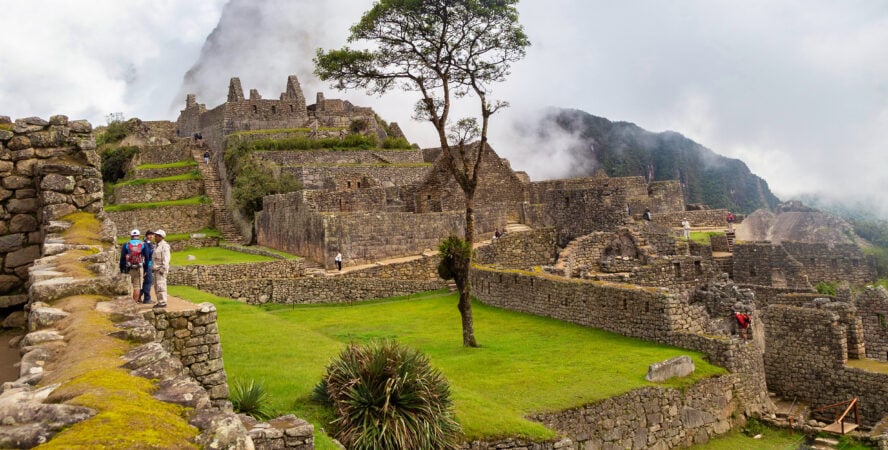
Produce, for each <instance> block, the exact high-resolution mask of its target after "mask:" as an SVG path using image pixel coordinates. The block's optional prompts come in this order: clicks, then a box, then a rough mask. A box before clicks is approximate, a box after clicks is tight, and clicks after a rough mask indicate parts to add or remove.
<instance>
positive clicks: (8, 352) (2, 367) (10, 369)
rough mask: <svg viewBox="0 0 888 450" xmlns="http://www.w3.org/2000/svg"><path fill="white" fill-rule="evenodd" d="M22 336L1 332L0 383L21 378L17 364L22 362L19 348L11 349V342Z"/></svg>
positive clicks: (11, 332) (10, 332)
mask: <svg viewBox="0 0 888 450" xmlns="http://www.w3.org/2000/svg"><path fill="white" fill-rule="evenodd" d="M17 336H21V332H18V331H11V330H5V331H3V332H0V383H5V382H7V381H15V380H17V379H18V378H19V368H18V366H17V364H18V363H19V361H21V360H22V355H21V354H20V353H19V349H18V347H10V346H9V340H10V339H12V338H15V337H17Z"/></svg>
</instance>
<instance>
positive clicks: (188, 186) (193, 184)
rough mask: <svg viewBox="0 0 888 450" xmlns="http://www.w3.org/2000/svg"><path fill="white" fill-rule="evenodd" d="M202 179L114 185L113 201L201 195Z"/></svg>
mask: <svg viewBox="0 0 888 450" xmlns="http://www.w3.org/2000/svg"><path fill="white" fill-rule="evenodd" d="M203 193H204V185H203V180H179V181H164V182H154V183H141V184H125V185H117V186H115V187H114V203H116V204H126V203H151V202H168V201H172V200H184V199H186V198H191V197H194V196H197V195H203Z"/></svg>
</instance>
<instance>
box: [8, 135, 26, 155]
mask: <svg viewBox="0 0 888 450" xmlns="http://www.w3.org/2000/svg"><path fill="white" fill-rule="evenodd" d="M6 148H8V149H9V150H11V151H13V152H15V151H18V150H24V149H26V148H31V140H30V139H28V137H27V136H21V135H19V136H13V138H12V139H10V140H9V143H8V144H6Z"/></svg>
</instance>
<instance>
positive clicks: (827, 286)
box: [814, 281, 836, 295]
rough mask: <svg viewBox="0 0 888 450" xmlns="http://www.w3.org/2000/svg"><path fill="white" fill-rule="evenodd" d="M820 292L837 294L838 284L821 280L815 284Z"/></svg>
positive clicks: (815, 287)
mask: <svg viewBox="0 0 888 450" xmlns="http://www.w3.org/2000/svg"><path fill="white" fill-rule="evenodd" d="M814 289H815V290H817V293H818V294H823V295H836V284H835V283H832V282H829V281H821V282H819V283H817V285H816V286H814Z"/></svg>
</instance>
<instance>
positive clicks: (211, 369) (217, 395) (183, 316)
mask: <svg viewBox="0 0 888 450" xmlns="http://www.w3.org/2000/svg"><path fill="white" fill-rule="evenodd" d="M142 316H143V317H144V318H145V320H147V321H148V322H149V323H151V324H152V325H153V326H154V329H155V330H156V334H155V340H156V342H158V343H160V344H161V345H162V346H163V349H164V350H166V351H167V352H169V353H170V354H172V355H173V356H175V357H176V358H177V359H179V361H181V362H182V365H183V366H184V367H185V369H186V370H188V373H189V374H190V375H191V376H192V377H193V378H194V379H195V380H196V381H197V382H198V383H200V385H201V386H203V387H204V389H206V390H207V393H208V394H209V396H210V400H211V401H212V402H213V403H215V404H220V405H222V404H225V403H227V402H228V393H229V392H228V377H227V376H226V374H225V366H224V365H223V363H222V344H221V341H220V340H219V327H218V325H217V324H216V307H215V306H214V305H213V304H212V303H201V304H200V305H197V307H196V308H195V309H191V310H185V311H173V310H169V309H162V310H148V311H145V312H144V313H142Z"/></svg>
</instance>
